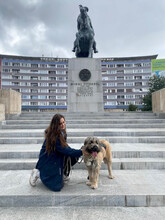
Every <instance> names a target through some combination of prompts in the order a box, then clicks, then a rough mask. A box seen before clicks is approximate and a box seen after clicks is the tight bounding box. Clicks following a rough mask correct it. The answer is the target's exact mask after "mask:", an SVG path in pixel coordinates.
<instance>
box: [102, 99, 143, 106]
mask: <svg viewBox="0 0 165 220" xmlns="http://www.w3.org/2000/svg"><path fill="white" fill-rule="evenodd" d="M130 104H133V105H141V104H142V101H140V100H138V101H125V102H117V101H108V102H105V103H104V105H105V106H107V105H115V106H117V105H130Z"/></svg>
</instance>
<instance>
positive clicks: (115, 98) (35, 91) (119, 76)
mask: <svg viewBox="0 0 165 220" xmlns="http://www.w3.org/2000/svg"><path fill="white" fill-rule="evenodd" d="M156 58H157V55H151V56H142V57H122V58H100V59H101V65H102V83H103V100H104V108H105V109H116V108H118V109H127V108H128V105H129V104H131V103H132V104H134V105H137V106H138V107H139V108H141V107H142V98H143V97H144V96H145V95H146V93H147V91H148V80H149V78H150V77H151V60H152V59H156ZM68 60H69V59H68V58H53V57H26V56H12V55H0V89H13V90H15V91H18V92H20V93H21V94H22V109H23V110H29V111H36V110H40V111H44V110H48V109H67V92H68V91H67V88H68Z"/></svg>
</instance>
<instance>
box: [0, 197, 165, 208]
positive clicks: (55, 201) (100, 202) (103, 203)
mask: <svg viewBox="0 0 165 220" xmlns="http://www.w3.org/2000/svg"><path fill="white" fill-rule="evenodd" d="M164 201H165V195H129V194H128V195H102V196H100V195H92V196H89V195H76V196H72V195H64V196H63V195H58V194H56V195H40V196H39V195H30V196H26V195H15V196H14V195H12V196H10V195H8V196H0V207H45V206H46V207H57V206H58V207H61V206H62V207H64V206H72V207H76V206H79V207H80V206H86V207H94V206H99V207H110V206H112V207H113V206H115V207H165V202H164Z"/></svg>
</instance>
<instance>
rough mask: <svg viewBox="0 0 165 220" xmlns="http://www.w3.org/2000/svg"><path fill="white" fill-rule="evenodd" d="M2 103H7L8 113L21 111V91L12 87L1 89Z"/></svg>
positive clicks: (0, 98)
mask: <svg viewBox="0 0 165 220" xmlns="http://www.w3.org/2000/svg"><path fill="white" fill-rule="evenodd" d="M0 104H4V105H5V114H6V115H15V114H20V113H21V93H19V92H16V91H14V90H11V89H2V90H0Z"/></svg>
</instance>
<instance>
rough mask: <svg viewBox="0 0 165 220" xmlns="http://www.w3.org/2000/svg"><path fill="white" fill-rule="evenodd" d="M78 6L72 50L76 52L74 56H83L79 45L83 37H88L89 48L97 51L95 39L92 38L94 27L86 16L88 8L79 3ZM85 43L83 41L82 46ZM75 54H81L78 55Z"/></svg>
mask: <svg viewBox="0 0 165 220" xmlns="http://www.w3.org/2000/svg"><path fill="white" fill-rule="evenodd" d="M79 8H80V14H79V16H78V18H77V29H78V32H77V33H76V40H75V41H74V47H73V50H72V51H73V52H76V56H78V57H81V56H82V57H84V56H83V55H82V54H83V53H81V52H82V51H83V48H81V46H80V41H81V40H82V39H83V40H84V39H85V40H86V39H87V37H88V38H89V40H90V42H91V44H92V45H91V48H92V50H93V51H94V53H98V50H97V49H96V41H95V39H94V35H95V33H94V29H93V27H92V23H91V19H90V17H89V16H88V14H87V12H88V11H89V9H88V8H87V7H83V6H82V5H79ZM85 46H86V44H85V43H84V47H85ZM77 54H81V55H80V56H79V55H77Z"/></svg>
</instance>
